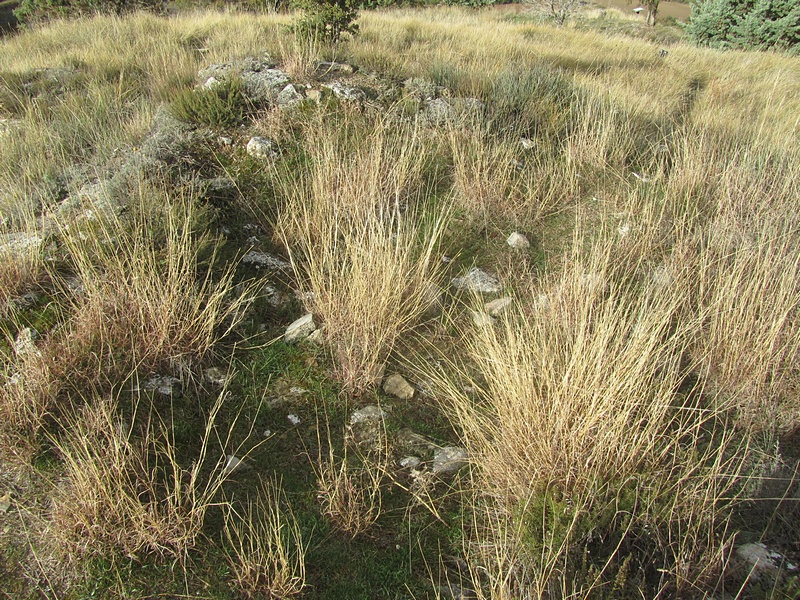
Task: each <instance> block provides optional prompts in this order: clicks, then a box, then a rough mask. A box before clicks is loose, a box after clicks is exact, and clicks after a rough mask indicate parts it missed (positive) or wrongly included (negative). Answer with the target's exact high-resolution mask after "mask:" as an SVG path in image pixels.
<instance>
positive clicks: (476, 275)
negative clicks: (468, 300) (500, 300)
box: [451, 267, 503, 294]
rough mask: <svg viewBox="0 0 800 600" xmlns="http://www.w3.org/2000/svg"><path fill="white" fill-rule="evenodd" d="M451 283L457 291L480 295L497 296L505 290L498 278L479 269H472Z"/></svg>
mask: <svg viewBox="0 0 800 600" xmlns="http://www.w3.org/2000/svg"><path fill="white" fill-rule="evenodd" d="M451 283H452V285H453V287H454V288H456V289H459V290H464V291H466V292H477V293H479V294H496V293H498V292H499V291H500V290H502V289H503V288H502V287H501V286H500V281H498V279H497V278H496V277H493V276H492V275H489V274H488V273H487V272H486V271H484V270H483V269H479V268H478V267H473V268H471V269H470V270H469V271H467V273H466V275H464V276H462V277H456V278H454V279H453V281H452V282H451Z"/></svg>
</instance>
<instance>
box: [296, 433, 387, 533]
mask: <svg viewBox="0 0 800 600" xmlns="http://www.w3.org/2000/svg"><path fill="white" fill-rule="evenodd" d="M384 433H385V432H384ZM385 442H386V440H385V435H384V436H383V439H382V440H381V443H382V446H385ZM323 446H326V447H327V451H326V452H324V453H323ZM387 466H388V452H387V451H386V449H385V447H383V448H380V449H379V451H378V452H377V453H373V454H372V455H364V454H362V453H360V452H359V453H358V455H357V456H356V457H355V458H354V457H353V456H352V454H349V451H348V443H347V441H345V446H344V454H343V456H342V457H341V459H340V458H337V456H336V454H335V451H334V448H333V444H332V441H331V436H330V430H329V431H328V436H327V442H326V443H324V444H323V442H322V441H321V440H320V444H319V453H318V455H317V458H316V461H315V462H314V463H313V464H312V468H313V469H314V472H315V475H316V478H317V498H318V500H319V503H320V508H321V510H322V514H323V515H325V516H326V517H328V518H329V519H330V520H331V523H332V524H333V526H334V527H335V528H336V529H339V530H340V531H342V532H344V533H346V534H347V535H349V536H351V537H356V536H357V535H359V534H361V533H364V532H365V531H367V530H368V529H369V528H370V527H372V525H373V524H374V523H375V522H376V521H377V520H378V517H380V516H381V512H382V511H383V502H382V500H383V485H384V481H385V479H386V473H387Z"/></svg>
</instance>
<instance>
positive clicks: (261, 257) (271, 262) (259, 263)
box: [242, 250, 290, 271]
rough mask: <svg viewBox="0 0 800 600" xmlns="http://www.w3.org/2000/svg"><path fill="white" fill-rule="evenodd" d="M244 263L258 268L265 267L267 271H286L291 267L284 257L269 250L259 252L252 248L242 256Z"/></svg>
mask: <svg viewBox="0 0 800 600" xmlns="http://www.w3.org/2000/svg"><path fill="white" fill-rule="evenodd" d="M242 263H243V264H245V265H251V266H253V267H255V268H256V269H265V270H267V271H285V270H286V269H288V268H289V266H290V265H289V263H288V262H286V261H285V260H283V259H282V258H280V257H278V256H275V255H273V254H269V253H268V252H258V251H256V250H251V251H250V252H248V253H247V254H245V255H244V256H243V257H242Z"/></svg>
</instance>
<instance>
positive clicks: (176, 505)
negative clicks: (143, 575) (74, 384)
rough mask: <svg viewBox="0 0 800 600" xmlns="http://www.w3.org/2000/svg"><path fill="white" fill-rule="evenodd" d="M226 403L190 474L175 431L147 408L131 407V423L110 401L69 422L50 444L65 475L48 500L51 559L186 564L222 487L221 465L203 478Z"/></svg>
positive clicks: (95, 402)
mask: <svg viewBox="0 0 800 600" xmlns="http://www.w3.org/2000/svg"><path fill="white" fill-rule="evenodd" d="M223 401H224V394H222V395H220V396H219V397H218V398H217V401H216V402H215V404H214V405H213V407H212V408H211V410H210V412H209V415H208V419H207V425H206V428H205V432H204V434H203V436H202V439H200V440H198V448H199V450H198V455H197V456H196V458H195V460H194V461H193V463H192V465H191V466H189V467H183V466H182V465H181V464H180V462H179V460H178V457H177V450H176V447H175V442H174V432H173V430H172V425H171V424H168V423H166V422H164V421H163V420H161V419H160V417H159V416H158V415H157V414H156V413H155V412H153V411H152V410H151V409H148V408H147V407H146V405H145V404H144V403H141V404H140V403H138V402H134V407H133V408H134V410H133V414H132V421H131V422H130V423H126V422H125V421H124V420H123V419H122V417H121V416H120V414H119V409H118V403H117V402H116V401H114V400H111V399H109V398H107V397H104V398H96V399H92V400H91V401H89V402H87V404H86V406H84V407H83V408H82V409H81V410H80V411H78V412H76V413H75V414H73V415H70V416H68V417H66V419H65V421H64V425H65V428H64V430H65V431H64V433H63V435H62V436H60V437H59V438H53V444H54V447H55V448H56V449H57V451H58V453H59V455H60V456H61V458H62V460H63V462H64V473H65V481H64V482H62V483H61V484H59V486H58V488H57V490H56V492H55V496H54V499H53V511H52V516H51V523H50V535H51V540H52V543H53V545H54V549H55V551H56V552H57V553H58V554H59V555H60V556H62V557H63V558H64V560H66V561H70V560H78V559H82V558H86V557H87V556H94V557H107V556H108V555H109V554H110V553H111V554H113V553H117V552H120V553H123V554H124V555H127V556H136V555H137V554H139V553H140V552H158V553H167V554H169V555H171V556H174V557H176V558H181V557H183V556H185V553H186V551H187V550H188V549H189V548H191V547H192V546H193V545H194V543H195V539H196V538H197V536H198V535H199V534H200V532H201V529H202V526H203V521H204V519H205V514H206V511H207V510H208V509H209V507H211V506H212V505H215V504H216V503H217V502H218V499H217V492H218V491H219V490H220V488H221V486H222V483H223V482H224V480H225V473H224V469H223V468H222V466H223V463H222V461H217V464H216V466H215V467H214V468H213V469H211V471H210V473H209V472H207V471H208V466H209V462H210V461H213V460H215V459H210V457H209V454H210V451H211V450H212V448H211V446H212V442H213V439H214V436H213V434H214V431H215V424H216V417H217V415H218V413H219V411H220V409H221V408H222V404H223ZM139 411H143V412H148V411H149V412H148V414H138V412H139ZM131 423H133V424H131Z"/></svg>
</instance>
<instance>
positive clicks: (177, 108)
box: [171, 78, 249, 128]
mask: <svg viewBox="0 0 800 600" xmlns="http://www.w3.org/2000/svg"><path fill="white" fill-rule="evenodd" d="M171 109H172V114H173V115H175V117H176V118H178V119H180V120H181V121H186V122H188V123H196V124H198V125H208V126H210V127H220V128H226V127H235V126H236V125H239V124H240V123H241V122H242V121H243V120H244V118H245V116H246V115H247V113H248V111H249V103H248V100H247V95H246V94H245V91H244V84H243V83H242V81H241V80H240V79H237V78H232V79H226V80H225V81H220V82H217V83H214V84H213V85H211V86H208V87H205V86H204V87H199V88H194V89H191V90H186V91H184V92H182V93H181V94H179V95H178V97H177V98H175V100H173V102H172V105H171Z"/></svg>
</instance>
